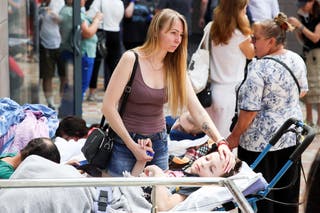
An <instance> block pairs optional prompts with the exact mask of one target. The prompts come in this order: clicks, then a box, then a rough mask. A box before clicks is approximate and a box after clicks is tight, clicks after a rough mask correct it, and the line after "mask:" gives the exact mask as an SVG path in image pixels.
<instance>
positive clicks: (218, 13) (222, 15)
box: [210, 0, 252, 45]
mask: <svg viewBox="0 0 320 213" xmlns="http://www.w3.org/2000/svg"><path fill="white" fill-rule="evenodd" d="M247 4H248V0H221V1H220V3H219V5H218V6H217V7H216V9H215V10H214V14H213V17H214V21H213V23H212V27H211V30H210V38H211V39H212V40H213V42H214V44H216V45H218V44H228V42H229V40H230V38H231V37H232V34H233V32H234V30H235V29H239V30H240V31H241V32H242V34H244V35H250V34H251V33H252V30H251V28H250V23H249V20H248V18H247V17H246V16H243V15H242V14H241V11H242V10H243V9H244V8H245V7H246V5H247Z"/></svg>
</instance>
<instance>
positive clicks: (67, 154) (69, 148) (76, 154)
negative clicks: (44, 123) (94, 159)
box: [54, 137, 86, 163]
mask: <svg viewBox="0 0 320 213" xmlns="http://www.w3.org/2000/svg"><path fill="white" fill-rule="evenodd" d="M85 142H86V139H85V138H81V139H79V140H78V141H75V140H69V141H67V140H65V139H64V138H61V137H56V139H55V140H54V144H55V145H56V146H57V148H58V150H59V152H60V156H61V160H60V161H61V163H65V162H67V161H69V160H78V161H82V160H85V159H86V158H85V157H84V155H83V153H82V152H81V148H82V147H83V145H84V144H85Z"/></svg>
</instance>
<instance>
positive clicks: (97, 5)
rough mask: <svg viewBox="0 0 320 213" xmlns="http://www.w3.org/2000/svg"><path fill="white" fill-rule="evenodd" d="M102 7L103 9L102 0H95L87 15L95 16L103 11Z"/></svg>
mask: <svg viewBox="0 0 320 213" xmlns="http://www.w3.org/2000/svg"><path fill="white" fill-rule="evenodd" d="M101 9H102V5H101V0H94V1H93V2H92V4H91V6H90V8H89V10H88V11H87V16H88V17H90V18H93V17H94V16H95V15H96V13H97V12H101V13H103V11H101Z"/></svg>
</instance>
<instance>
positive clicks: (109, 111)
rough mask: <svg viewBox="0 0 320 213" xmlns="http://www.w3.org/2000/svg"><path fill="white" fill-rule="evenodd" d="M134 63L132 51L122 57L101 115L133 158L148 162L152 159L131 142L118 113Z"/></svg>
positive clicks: (114, 72) (106, 94) (110, 83)
mask: <svg viewBox="0 0 320 213" xmlns="http://www.w3.org/2000/svg"><path fill="white" fill-rule="evenodd" d="M134 62H135V55H134V53H133V52H132V51H127V52H125V53H124V54H123V55H122V57H121V59H120V61H119V63H118V65H117V66H116V68H115V70H114V71H113V74H112V76H111V78H110V81H109V83H108V87H107V89H106V91H105V94H104V97H103V103H102V113H103V114H104V116H105V117H106V119H107V120H108V122H109V124H110V126H111V128H112V129H113V130H114V131H115V132H116V133H117V135H118V136H119V137H120V138H121V139H122V140H123V142H124V143H125V144H126V146H127V147H128V149H130V150H131V152H132V153H133V155H134V156H135V158H136V159H137V160H145V161H150V160H152V157H150V156H148V155H147V154H146V151H145V150H144V149H143V148H142V147H141V146H140V145H139V144H137V143H135V142H134V141H133V140H132V138H131V137H130V135H129V132H128V131H127V129H126V127H125V126H124V124H123V121H122V119H121V117H120V115H119V112H118V104H119V100H120V98H121V96H122V93H123V91H124V88H125V86H126V84H127V83H128V81H129V78H130V76H131V74H132V73H131V72H132V68H133V65H134Z"/></svg>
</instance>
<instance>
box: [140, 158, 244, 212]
mask: <svg viewBox="0 0 320 213" xmlns="http://www.w3.org/2000/svg"><path fill="white" fill-rule="evenodd" d="M225 163H226V162H224V161H223V160H221V158H220V156H219V153H218V152H212V153H210V154H207V155H205V156H202V157H200V158H199V159H197V160H195V161H194V162H193V163H192V164H190V165H188V166H186V167H184V168H183V169H182V170H179V171H178V170H176V171H172V170H169V171H163V170H162V169H161V168H159V167H158V166H156V165H151V166H147V167H146V168H145V169H144V175H146V176H149V177H168V176H169V177H170V176H175V177H229V176H232V175H235V174H237V173H238V172H239V169H240V168H241V165H242V161H240V160H238V159H237V162H236V164H235V166H234V168H233V169H231V170H230V171H228V172H225V171H224V170H223V168H224V164H225ZM199 188H200V187H179V188H175V190H173V191H168V188H167V187H166V186H156V188H155V190H156V191H155V193H156V197H158V198H160V197H161V199H157V203H156V205H157V207H158V210H159V211H167V210H169V209H172V208H173V207H175V206H176V205H177V204H179V203H181V202H182V201H184V200H185V199H186V198H187V197H188V196H189V195H190V194H191V193H192V192H194V191H196V190H198V189H199Z"/></svg>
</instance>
